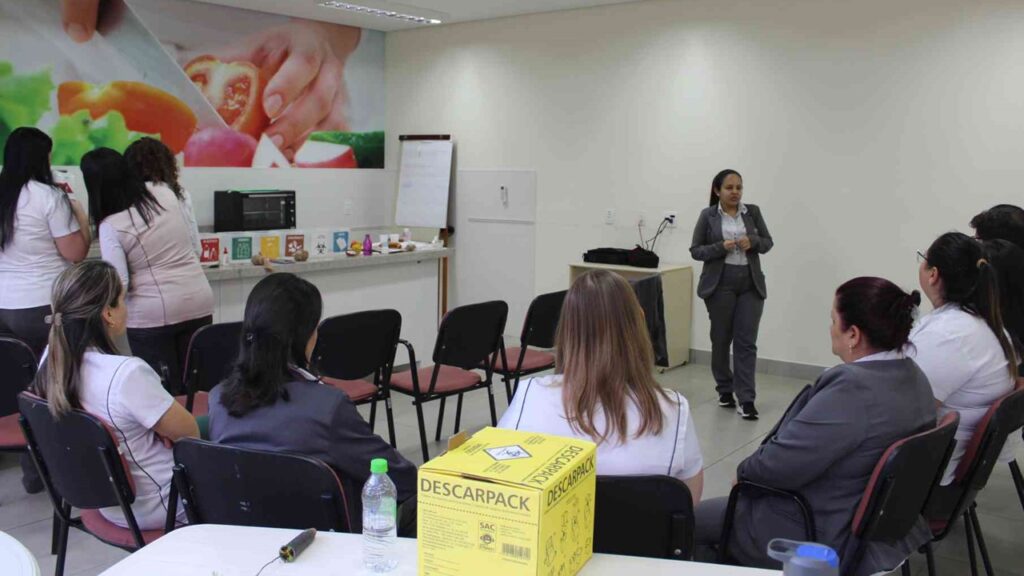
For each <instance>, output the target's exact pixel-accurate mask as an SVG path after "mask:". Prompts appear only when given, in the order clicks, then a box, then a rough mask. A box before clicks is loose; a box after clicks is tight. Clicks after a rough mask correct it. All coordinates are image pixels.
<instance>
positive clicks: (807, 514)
mask: <svg viewBox="0 0 1024 576" xmlns="http://www.w3.org/2000/svg"><path fill="white" fill-rule="evenodd" d="M744 495H752V496H757V497H768V498H781V499H784V500H789V501H790V502H792V503H793V504H794V505H795V506H796V507H797V509H798V510H799V511H800V516H801V518H802V519H803V521H804V539H805V540H806V541H808V542H817V540H818V528H817V526H816V525H815V524H814V512H813V511H811V505H810V504H808V503H807V500H806V499H805V498H804V497H803V495H801V494H799V493H797V492H789V491H786V490H780V489H778V488H772V487H771V486H765V485H763V484H757V483H755V482H746V481H743V482H737V483H736V485H735V486H733V487H732V491H730V492H729V503H728V504H727V505H726V508H725V523H724V524H723V525H722V537H721V539H720V540H719V544H718V563H719V564H730V563H733V562H732V560H731V559H730V557H729V540H730V539H731V538H732V525H733V521H734V520H735V517H736V504H737V503H738V502H739V499H740V498H741V497H742V496H744Z"/></svg>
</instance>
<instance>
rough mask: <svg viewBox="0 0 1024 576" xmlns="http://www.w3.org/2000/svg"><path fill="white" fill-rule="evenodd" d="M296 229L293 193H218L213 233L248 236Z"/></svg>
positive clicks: (247, 191) (286, 191) (238, 191)
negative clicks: (236, 233)
mask: <svg viewBox="0 0 1024 576" xmlns="http://www.w3.org/2000/svg"><path fill="white" fill-rule="evenodd" d="M291 228H295V191H294V190H217V191H215V192H214V193H213V231H214V232H249V231H255V230H287V229H291Z"/></svg>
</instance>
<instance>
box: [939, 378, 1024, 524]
mask: <svg viewBox="0 0 1024 576" xmlns="http://www.w3.org/2000/svg"><path fill="white" fill-rule="evenodd" d="M1022 426H1024V390H1021V389H1016V390H1014V391H1013V392H1010V393H1009V394H1007V395H1006V396H1003V397H1002V398H1000V399H999V400H997V401H996V402H995V403H994V404H992V406H990V407H989V409H988V412H986V413H985V416H984V417H983V418H982V419H981V421H980V422H979V423H978V426H977V427H976V428H975V429H974V436H973V437H971V440H970V442H969V443H968V444H967V450H966V451H965V452H964V455H963V456H962V457H961V459H960V463H959V464H958V465H957V468H956V473H955V475H954V479H953V484H954V485H959V486H963V487H964V488H966V490H967V492H968V498H967V500H968V501H973V500H974V495H975V494H977V492H978V491H979V490H981V489H982V488H984V487H985V485H986V484H988V479H989V476H991V475H992V469H993V468H994V467H995V465H996V461H997V460H998V459H999V453H1000V452H1002V451H1003V446H1005V445H1006V439H1007V438H1008V437H1009V436H1010V434H1012V433H1014V432H1016V431H1017V430H1019V429H1020V428H1021V427H1022ZM961 512H962V511H961Z"/></svg>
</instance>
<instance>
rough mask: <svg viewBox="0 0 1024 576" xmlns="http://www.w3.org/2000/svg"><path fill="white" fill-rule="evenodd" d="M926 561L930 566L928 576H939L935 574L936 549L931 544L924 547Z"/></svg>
mask: <svg viewBox="0 0 1024 576" xmlns="http://www.w3.org/2000/svg"><path fill="white" fill-rule="evenodd" d="M924 559H925V562H926V563H927V564H928V576H937V575H936V573H935V548H934V547H932V543H931V542H929V543H927V544H925V545H924Z"/></svg>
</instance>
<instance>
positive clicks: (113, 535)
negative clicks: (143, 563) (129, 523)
mask: <svg viewBox="0 0 1024 576" xmlns="http://www.w3.org/2000/svg"><path fill="white" fill-rule="evenodd" d="M81 518H82V524H84V525H85V528H86V529H87V530H88V531H89V533H91V534H92V535H93V536H96V537H97V538H99V539H100V540H103V541H104V542H106V543H107V544H112V545H114V546H117V547H118V548H128V549H131V550H135V549H137V548H138V546H137V545H136V543H135V538H134V537H133V536H132V531H131V530H129V529H127V528H121V527H120V526H118V525H117V524H114V523H113V522H111V521H110V520H107V519H106V518H104V517H103V515H102V514H100V511H99V510H82V516H81ZM163 535H164V531H163V530H143V531H142V540H143V541H144V542H145V543H146V544H149V543H150V542H152V541H154V540H156V539H157V538H159V537H161V536H163Z"/></svg>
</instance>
